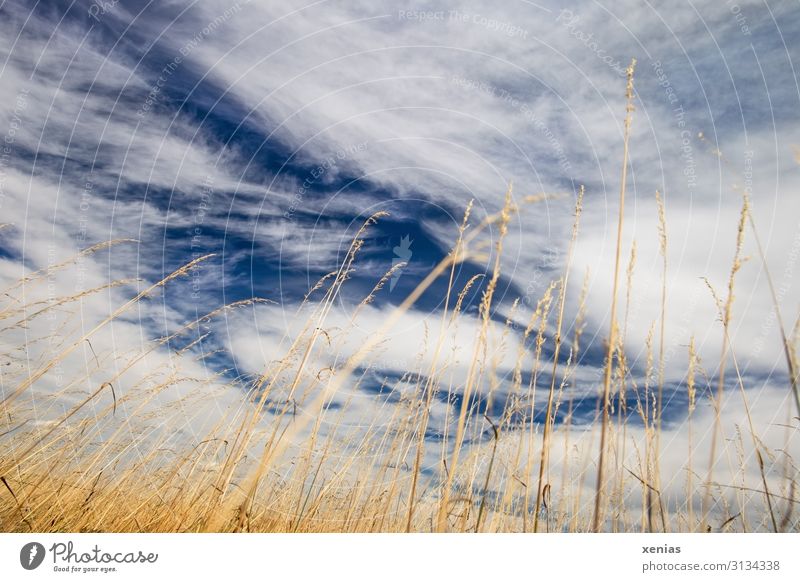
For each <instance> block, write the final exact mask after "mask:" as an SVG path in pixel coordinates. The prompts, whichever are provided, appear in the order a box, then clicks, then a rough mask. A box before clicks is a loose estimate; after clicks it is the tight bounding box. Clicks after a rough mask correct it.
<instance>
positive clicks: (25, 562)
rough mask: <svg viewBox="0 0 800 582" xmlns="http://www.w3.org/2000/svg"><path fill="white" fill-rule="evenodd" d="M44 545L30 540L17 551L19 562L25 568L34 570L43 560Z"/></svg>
mask: <svg viewBox="0 0 800 582" xmlns="http://www.w3.org/2000/svg"><path fill="white" fill-rule="evenodd" d="M44 554H45V551H44V546H43V545H42V544H40V543H39V542H30V543H27V544H25V545H24V546H22V549H21V550H20V551H19V563H20V564H22V567H23V568H25V569H26V570H35V569H36V568H38V567H39V566H41V565H42V562H43V561H44Z"/></svg>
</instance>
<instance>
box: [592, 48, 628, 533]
mask: <svg viewBox="0 0 800 582" xmlns="http://www.w3.org/2000/svg"><path fill="white" fill-rule="evenodd" d="M635 67H636V59H631V64H630V65H629V66H628V69H627V71H626V72H627V76H628V83H627V86H626V92H625V97H626V99H627V105H626V108H625V122H624V137H623V149H622V177H621V184H620V190H619V217H618V219H617V251H616V254H615V257H614V279H613V286H612V291H611V316H610V317H611V323H610V330H609V334H608V349H607V351H606V368H605V375H604V377H603V402H602V406H603V421H602V422H603V424H602V427H601V430H600V453H599V457H598V462H597V484H596V491H595V502H594V516H593V518H592V530H593V531H595V532H599V531H600V528H601V523H602V515H601V512H602V503H603V493H604V490H605V474H604V470H605V458H606V452H607V451H606V440H607V438H608V424H609V414H608V412H609V406H610V404H611V402H610V400H611V375H612V370H613V366H614V363H613V359H614V350H615V346H616V338H617V321H616V319H617V287H618V285H619V266H620V255H621V254H622V227H623V222H624V219H625V187H626V184H627V181H628V140H629V138H630V130H631V122H632V121H633V109H634V107H633V72H634V69H635Z"/></svg>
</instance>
